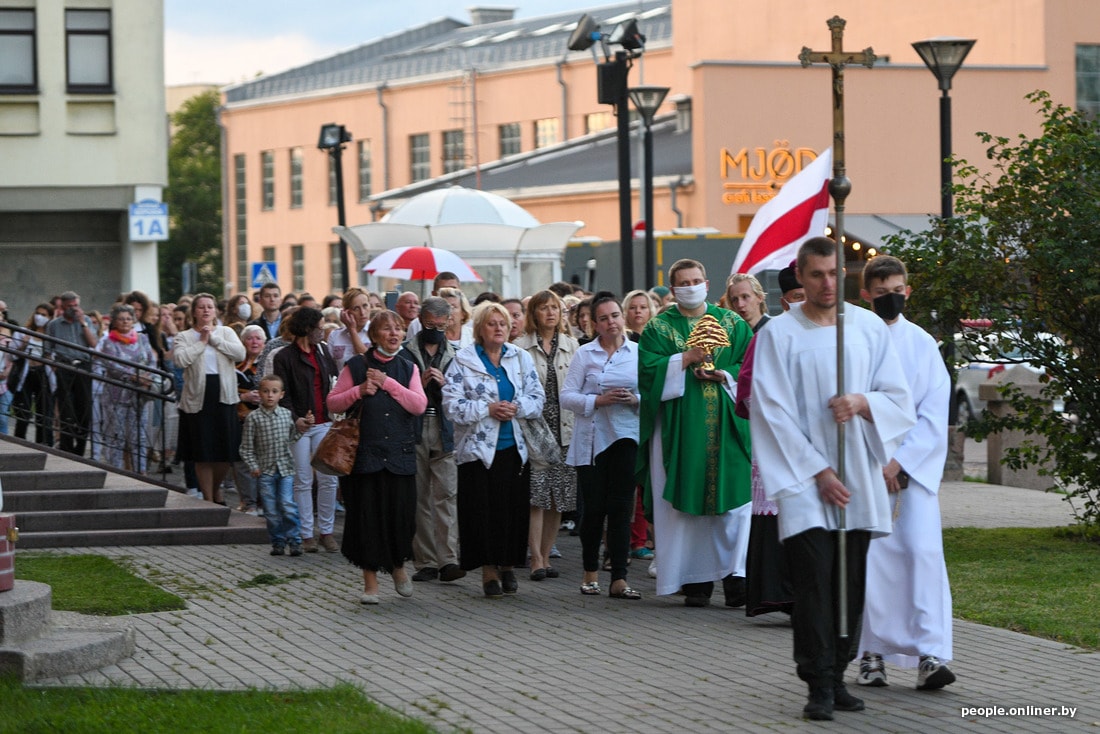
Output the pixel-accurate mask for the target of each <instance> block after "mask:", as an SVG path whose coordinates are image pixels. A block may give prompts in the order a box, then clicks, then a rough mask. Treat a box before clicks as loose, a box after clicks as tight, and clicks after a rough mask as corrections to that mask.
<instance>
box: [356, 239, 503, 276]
mask: <svg viewBox="0 0 1100 734" xmlns="http://www.w3.org/2000/svg"><path fill="white" fill-rule="evenodd" d="M363 270H365V271H366V272H368V273H370V274H372V275H376V276H379V277H382V278H398V279H400V280H432V279H433V278H435V276H437V275H439V274H440V273H446V272H451V273H454V274H455V275H457V276H458V279H459V280H460V281H462V282H469V281H473V282H476V283H480V282H481V280H482V279H481V276H480V275H478V274H477V271H476V270H474V269H473V268H471V267H470V266H469V265H467V264H466V263H465V262H464V261H463V260H462V258H460V257H459V256H458V255H456V254H454V253H453V252H451V251H450V250H444V249H442V248H439V247H394V248H393V249H390V250H386V251H385V252H383V253H382V254H380V255H378V257H376V258H374V259H373V260H371V261H370V262H369V263H367V264H366V265H365V266H363Z"/></svg>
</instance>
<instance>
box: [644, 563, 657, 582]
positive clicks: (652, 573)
mask: <svg viewBox="0 0 1100 734" xmlns="http://www.w3.org/2000/svg"><path fill="white" fill-rule="evenodd" d="M646 574H648V575H649V577H650V578H651V579H655V578H657V559H656V558H654V559H653V560H652V561H650V562H649V568H648V569H646Z"/></svg>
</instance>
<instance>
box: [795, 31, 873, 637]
mask: <svg viewBox="0 0 1100 734" xmlns="http://www.w3.org/2000/svg"><path fill="white" fill-rule="evenodd" d="M847 24H848V21H846V20H844V19H843V18H841V17H840V16H839V15H834V16H833V17H832V18H830V19H829V20H828V21H827V25H828V26H829V30H830V31H831V32H832V35H833V48H832V50H831V51H811V50H810V48H809V47H808V46H803V47H802V53H800V54H799V55H798V60H799V61H801V62H802V66H803V67H807V66H810V65H811V64H828V65H829V66H831V67H832V69H833V178H832V179H831V180H830V181H829V194H830V195H831V196H832V197H833V204H834V209H835V210H836V231H835V232H834V233H833V236H834V239H835V240H836V394H837V395H843V394H844V393H845V389H844V201H845V199H847V198H848V194H849V193H850V192H851V190H852V182H851V181H849V180H848V175H847V171H846V169H845V163H844V67H846V66H848V65H849V64H862V65H863V66H866V67H867V68H868V69H870V68H872V67H874V65H875V58H876V57H875V52H874V51H872V50H871V48H870V47H867V48H865V49H863V50H862V51H859V52H854V53H853V52H851V51H845V50H843V49H844V26H845V25H847ZM836 434H837V466H836V474H837V478H838V479H839V480H840V482H841V484H844V482H845V476H844V475H845V470H844V424H843V423H837V426H836ZM844 515H845V513H844V508H842V507H841V508H837V525H838V527H839V528H840V534H839V535H838V536H837V543H838V545H837V562H838V563H837V565H838V567H839V569H840V573H839V582H840V588H839V590H838V595H839V597H840V598H839V600H838V601H839V610H838V611H839V614H838V615H837V617H838V618H837V627H838V628H839V629H838V633H839V636H840V637H842V638H846V637H848V582H847V567H848V563H847V554H848V550H847V548H848V543H847V537H846V533H845V531H846V529H847V528H846V524H847V522H846V519H845V516H844Z"/></svg>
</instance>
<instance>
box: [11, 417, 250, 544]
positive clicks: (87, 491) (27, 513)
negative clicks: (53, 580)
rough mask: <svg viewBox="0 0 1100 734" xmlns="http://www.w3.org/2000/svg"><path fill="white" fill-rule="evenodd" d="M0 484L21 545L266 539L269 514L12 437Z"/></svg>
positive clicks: (209, 542) (234, 541)
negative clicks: (243, 509) (231, 505)
mask: <svg viewBox="0 0 1100 734" xmlns="http://www.w3.org/2000/svg"><path fill="white" fill-rule="evenodd" d="M0 483H2V484H0V486H2V487H3V492H4V511H5V512H11V513H14V514H15V516H16V522H17V524H18V527H19V542H18V545H17V548H18V549H19V550H29V549H32V548H72V547H78V548H79V547H91V546H105V545H127V546H128V545H228V544H250V543H257V544H266V543H267V542H268V536H267V524H266V523H265V522H264V520H263V518H258V517H252V516H250V515H245V514H243V513H240V512H233V511H231V510H230V509H229V508H228V507H223V506H221V505H216V504H213V503H211V502H205V501H203V500H201V499H196V498H194V497H189V496H187V495H186V494H184V493H183V492H180V491H178V490H175V489H171V488H169V487H168V486H166V485H161V484H159V483H153V482H150V481H147V480H145V479H142V478H140V477H136V476H134V475H127V474H122V473H116V472H112V471H109V470H107V469H104V468H100V467H99V466H98V465H93V464H91V463H89V462H84V461H81V460H78V459H74V458H69V457H67V455H65V454H60V453H57V452H47V451H43V450H42V449H41V448H38V447H34V446H33V444H27V443H25V442H18V441H16V440H11V439H7V438H6V437H4V438H0Z"/></svg>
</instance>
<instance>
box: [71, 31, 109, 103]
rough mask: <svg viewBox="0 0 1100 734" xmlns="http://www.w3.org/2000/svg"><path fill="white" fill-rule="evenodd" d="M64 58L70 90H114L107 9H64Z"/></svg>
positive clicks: (107, 91)
mask: <svg viewBox="0 0 1100 734" xmlns="http://www.w3.org/2000/svg"><path fill="white" fill-rule="evenodd" d="M65 60H66V64H67V68H68V76H67V80H68V90H69V91H70V92H90V93H94V94H109V93H111V92H113V91H114V88H113V84H114V81H113V78H112V74H111V71H112V70H111V11H110V10H66V11H65Z"/></svg>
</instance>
